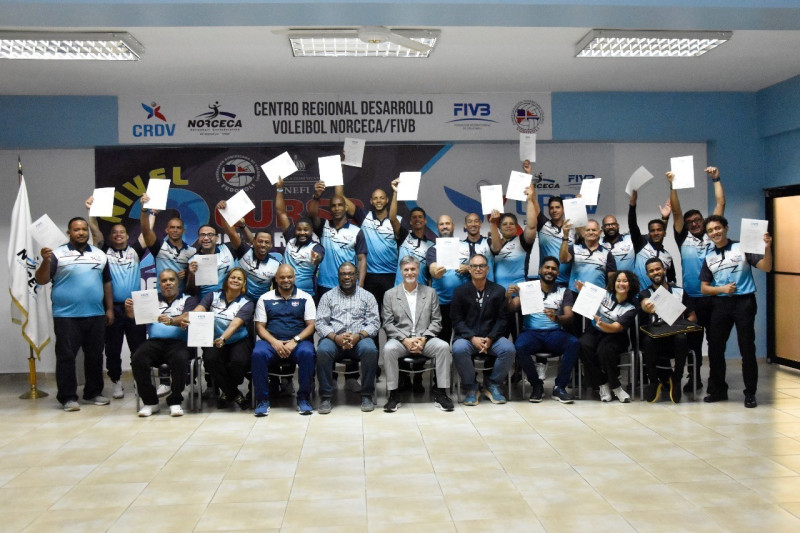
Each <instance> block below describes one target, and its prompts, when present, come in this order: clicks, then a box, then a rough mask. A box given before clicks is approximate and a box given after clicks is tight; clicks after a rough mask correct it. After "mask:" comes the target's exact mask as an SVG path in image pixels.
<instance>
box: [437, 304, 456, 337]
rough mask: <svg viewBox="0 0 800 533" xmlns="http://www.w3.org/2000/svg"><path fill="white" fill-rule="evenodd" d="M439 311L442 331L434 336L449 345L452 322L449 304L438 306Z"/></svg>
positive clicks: (451, 334)
mask: <svg viewBox="0 0 800 533" xmlns="http://www.w3.org/2000/svg"><path fill="white" fill-rule="evenodd" d="M439 309H440V310H441V312H442V330H441V331H440V332H439V334H438V335H436V336H437V337H439V338H440V339H442V340H443V341H444V342H446V343H447V344H450V341H451V340H452V339H451V338H450V337H452V336H453V322H452V321H451V319H450V304H441V305H439Z"/></svg>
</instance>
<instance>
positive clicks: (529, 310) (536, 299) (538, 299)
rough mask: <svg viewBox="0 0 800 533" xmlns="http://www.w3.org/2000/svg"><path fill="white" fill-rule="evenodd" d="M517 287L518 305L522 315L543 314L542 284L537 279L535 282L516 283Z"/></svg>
mask: <svg viewBox="0 0 800 533" xmlns="http://www.w3.org/2000/svg"><path fill="white" fill-rule="evenodd" d="M517 286H518V287H519V303H520V305H521V306H522V314H523V315H532V314H534V313H544V295H543V294H542V284H541V282H540V281H539V280H538V279H537V280H535V281H523V282H522V283H517Z"/></svg>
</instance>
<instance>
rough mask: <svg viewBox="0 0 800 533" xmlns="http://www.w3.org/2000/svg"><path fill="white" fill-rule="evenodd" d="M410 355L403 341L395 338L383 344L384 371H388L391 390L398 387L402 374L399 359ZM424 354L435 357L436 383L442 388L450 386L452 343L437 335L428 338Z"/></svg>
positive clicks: (387, 382)
mask: <svg viewBox="0 0 800 533" xmlns="http://www.w3.org/2000/svg"><path fill="white" fill-rule="evenodd" d="M407 355H409V351H408V350H407V349H406V347H405V346H403V343H402V342H400V341H397V340H395V339H389V340H387V341H386V344H385V345H384V346H383V371H384V372H386V386H387V388H388V389H389V390H390V391H393V390H395V389H397V386H398V385H397V381H398V378H399V375H400V371H399V370H398V366H399V363H398V361H399V360H400V359H401V358H403V357H405V356H407ZM422 355H423V356H425V357H427V358H429V359H430V358H433V364H434V366H435V368H436V383H437V386H439V387H441V388H444V389H446V388H448V387H450V365H451V364H452V361H453V355H452V354H451V353H450V345H449V344H448V343H446V342H444V341H443V340H442V339H437V338H436V337H434V338H432V339H428V340H427V342H425V347H424V348H423V349H422Z"/></svg>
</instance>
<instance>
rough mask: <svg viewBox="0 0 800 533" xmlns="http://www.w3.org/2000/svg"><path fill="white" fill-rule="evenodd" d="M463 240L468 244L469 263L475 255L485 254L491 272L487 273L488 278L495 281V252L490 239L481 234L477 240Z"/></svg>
mask: <svg viewBox="0 0 800 533" xmlns="http://www.w3.org/2000/svg"><path fill="white" fill-rule="evenodd" d="M461 242H463V243H464V244H465V245H466V246H467V251H468V253H469V257H468V258H467V263H469V260H470V259H471V258H472V256H473V255H477V254H481V255H483V256H484V257H485V258H486V262H487V263H488V264H489V272H488V274H486V279H488V280H489V281H494V254H493V253H492V249H491V247H490V246H489V240H488V239H487V238H486V237H484V236H482V235H481V237H480V238H479V239H478V240H477V242H472V241H470V240H469V239H468V238H467V239H464V240H463V241H461Z"/></svg>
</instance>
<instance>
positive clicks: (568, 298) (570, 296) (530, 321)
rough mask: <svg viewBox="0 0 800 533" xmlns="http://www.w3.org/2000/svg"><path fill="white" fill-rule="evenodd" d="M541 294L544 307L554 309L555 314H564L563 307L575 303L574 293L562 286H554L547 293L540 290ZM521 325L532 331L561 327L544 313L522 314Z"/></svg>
mask: <svg viewBox="0 0 800 533" xmlns="http://www.w3.org/2000/svg"><path fill="white" fill-rule="evenodd" d="M542 296H543V299H544V308H545V309H553V310H555V312H556V315H557V316H560V315H563V314H564V308H565V307H572V306H573V305H575V293H574V292H572V291H570V290H567V288H566V287H564V286H560V287H559V286H556V287H555V288H554V289H553V290H552V291H550V292H548V293H545V292H544V291H542ZM522 326H523V329H531V330H534V331H552V330H556V329H561V326H559V325H558V324H557V323H555V322H553V321H552V320H550V318H548V316H547V315H546V314H544V313H533V314H531V315H524V316H523V318H522Z"/></svg>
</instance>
